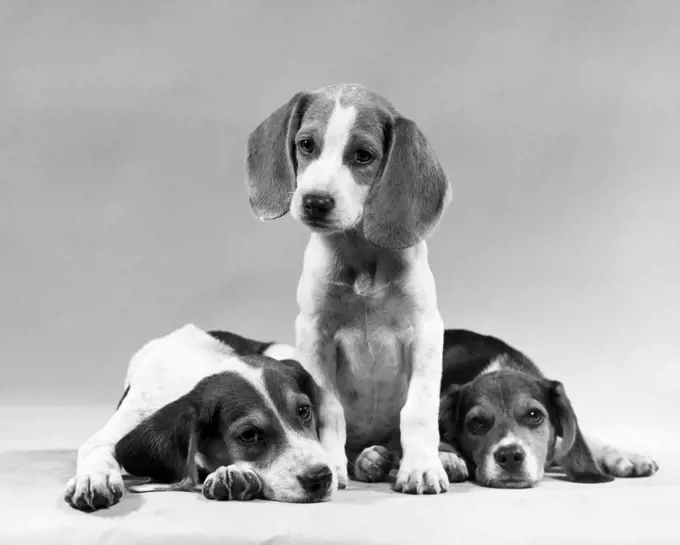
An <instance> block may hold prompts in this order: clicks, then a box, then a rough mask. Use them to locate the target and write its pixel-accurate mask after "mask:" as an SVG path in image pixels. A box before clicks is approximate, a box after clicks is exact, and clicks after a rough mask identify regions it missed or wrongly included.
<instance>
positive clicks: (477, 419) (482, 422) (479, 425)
mask: <svg viewBox="0 0 680 545" xmlns="http://www.w3.org/2000/svg"><path fill="white" fill-rule="evenodd" d="M491 425H492V423H491V421H490V420H489V419H488V418H483V417H481V416H473V417H472V418H470V419H469V420H468V421H467V423H466V424H465V427H466V428H467V430H468V431H469V432H470V433H472V434H474V435H482V434H485V433H486V432H488V431H489V430H490V429H491Z"/></svg>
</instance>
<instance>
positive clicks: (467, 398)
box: [440, 330, 658, 488]
mask: <svg viewBox="0 0 680 545" xmlns="http://www.w3.org/2000/svg"><path fill="white" fill-rule="evenodd" d="M440 433H441V437H442V441H443V444H442V445H441V447H440V448H441V454H440V456H441V458H442V462H443V463H444V465H445V467H446V469H447V473H448V474H449V477H450V479H451V480H452V481H462V480H465V479H467V478H468V475H469V476H470V477H471V478H472V480H474V481H476V482H477V483H479V484H481V485H484V486H488V487H494V488H527V487H532V486H536V485H537V484H538V483H539V482H540V480H541V479H542V478H543V475H544V470H545V468H547V467H549V466H551V465H557V466H559V467H561V468H562V469H563V470H564V472H565V473H566V475H567V477H568V478H569V479H570V480H573V481H580V482H591V483H595V482H606V481H611V480H612V479H613V478H614V477H647V476H650V475H653V474H654V473H655V472H656V471H657V470H658V464H657V463H656V462H655V461H654V460H652V459H651V458H649V457H647V456H643V455H640V454H635V453H630V452H623V451H621V450H619V449H617V448H614V447H612V446H609V445H603V444H600V443H598V442H596V441H593V440H590V439H586V438H585V437H584V436H583V434H582V432H581V430H580V428H579V425H578V420H577V418H576V414H575V412H574V409H573V408H572V405H571V402H570V401H569V398H568V397H567V394H566V393H565V390H564V386H563V385H562V383H560V382H558V381H554V380H548V379H547V378H545V377H544V375H543V374H542V373H541V371H540V370H539V369H538V367H536V365H535V364H534V363H533V362H532V361H531V360H530V359H529V358H528V357H526V356H525V355H524V354H522V353H521V352H519V351H518V350H515V349H514V348H512V347H510V346H508V345H507V344H505V343H504V342H503V341H501V340H499V339H496V338H494V337H490V336H485V335H479V334H477V333H473V332H471V331H465V330H447V331H446V335H445V340H444V372H443V379H442V395H441V406H440Z"/></svg>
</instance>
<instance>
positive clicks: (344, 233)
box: [247, 84, 451, 494]
mask: <svg viewBox="0 0 680 545" xmlns="http://www.w3.org/2000/svg"><path fill="white" fill-rule="evenodd" d="M247 181H248V189H249V199H250V204H251V207H252V210H253V212H254V214H255V215H256V216H257V217H258V218H259V219H261V220H264V221H266V220H273V219H276V218H279V217H281V216H284V215H285V214H286V213H287V212H288V211H290V212H291V215H292V216H293V218H295V219H296V220H299V221H301V222H302V223H303V224H304V225H305V226H306V227H308V228H309V230H310V231H311V235H310V239H309V243H308V246H307V249H306V250H305V254H304V264H303V270H302V275H301V278H300V282H299V285H298V290H297V302H298V307H299V314H298V317H297V319H296V322H295V331H296V348H297V354H298V357H299V358H300V362H301V363H302V364H303V365H304V366H305V368H306V369H307V370H308V371H309V372H310V373H311V374H312V376H313V377H314V378H315V380H316V381H317V382H318V383H319V385H320V386H321V388H322V391H323V399H322V402H321V406H320V412H319V418H320V437H321V442H322V444H323V446H324V448H325V449H326V451H327V452H328V453H329V455H330V457H331V459H332V463H333V470H334V485H335V484H336V482H337V485H338V487H339V488H344V487H345V486H346V484H347V479H348V458H349V462H350V470H352V471H353V469H354V468H355V466H356V464H357V463H359V464H361V460H362V459H363V458H365V457H367V456H368V457H369V458H370V457H372V456H373V454H374V451H375V448H376V447H382V446H383V445H384V444H385V443H386V442H388V441H389V440H390V439H391V438H392V437H393V436H394V435H395V433H396V434H398V435H399V441H398V442H399V443H400V447H401V449H400V451H401V452H400V459H401V463H400V466H399V472H398V474H397V477H396V481H395V483H394V488H395V490H397V491H401V492H405V493H411V494H421V493H430V494H436V493H441V492H445V491H446V490H447V488H448V479H447V475H446V473H445V471H444V468H443V466H442V463H441V461H440V459H439V456H438V443H439V436H438V428H437V415H438V412H437V411H438V406H439V397H438V394H439V386H440V380H441V373H442V361H441V354H442V339H443V333H444V325H443V322H442V318H441V316H440V314H439V310H438V307H437V296H436V290H435V281H434V277H433V275H432V271H431V269H430V266H429V264H428V252H427V245H426V242H425V240H426V238H428V236H429V235H431V234H432V232H433V230H434V229H435V227H436V225H437V224H438V222H439V220H440V218H441V216H442V214H443V212H444V209H445V207H446V206H447V205H448V203H449V201H450V199H451V187H450V184H449V182H448V180H447V178H446V176H445V174H444V171H443V169H442V167H441V165H440V163H439V161H438V159H437V158H436V156H435V153H434V150H433V149H432V147H431V146H430V144H429V143H428V141H427V139H426V138H425V136H423V134H422V132H421V131H420V130H419V129H418V127H417V125H416V124H415V123H414V122H413V121H411V120H410V119H407V118H406V117H404V116H403V115H401V114H400V113H399V112H397V110H396V109H395V108H394V106H393V105H392V104H391V103H390V102H389V101H387V99H385V98H384V97H382V96H380V95H378V94H376V93H374V92H371V91H369V90H367V89H366V88H364V87H362V86H360V85H354V84H342V85H330V86H326V87H322V88H320V89H318V90H316V91H311V92H299V93H297V94H295V95H294V96H293V97H292V98H291V99H290V100H289V101H288V102H286V103H285V104H284V105H283V106H281V107H280V108H279V109H278V110H276V111H275V112H273V113H272V114H271V115H270V117H269V118H267V119H266V120H265V121H264V122H263V123H261V124H260V125H259V126H258V127H257V128H256V129H255V130H254V131H253V133H252V134H251V135H250V137H249V139H248V143H247ZM402 453H403V454H402ZM353 473H354V474H355V477H357V478H359V479H360V480H361V479H362V475H363V474H362V473H361V472H354V471H353Z"/></svg>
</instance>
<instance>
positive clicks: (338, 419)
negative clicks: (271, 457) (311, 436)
mask: <svg viewBox="0 0 680 545" xmlns="http://www.w3.org/2000/svg"><path fill="white" fill-rule="evenodd" d="M295 337H296V345H297V354H298V357H299V358H300V360H301V363H302V365H303V366H304V367H305V368H306V369H307V372H308V373H309V374H310V375H312V378H313V379H314V380H315V381H316V383H317V384H318V385H319V388H320V389H321V400H320V402H319V439H320V440H321V446H322V447H323V448H324V450H325V451H326V453H327V454H328V456H329V457H330V459H331V465H332V468H333V470H334V471H333V480H334V482H333V485H332V486H333V488H346V487H347V481H348V475H347V455H346V453H345V443H346V440H347V424H346V422H345V411H344V409H343V408H342V403H341V402H340V398H339V395H338V391H337V387H336V372H337V363H338V362H337V346H336V343H335V340H334V339H333V338H332V336H331V334H330V333H329V332H328V331H324V330H323V329H322V328H321V327H320V323H319V320H318V319H316V318H314V317H311V316H308V315H305V314H302V313H300V314H299V315H298V317H297V319H296V321H295Z"/></svg>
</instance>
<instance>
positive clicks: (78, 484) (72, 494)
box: [64, 471, 125, 511]
mask: <svg viewBox="0 0 680 545" xmlns="http://www.w3.org/2000/svg"><path fill="white" fill-rule="evenodd" d="M124 491H125V485H124V484H123V477H122V476H121V474H120V472H118V471H109V472H100V473H89V474H83V475H77V476H76V477H73V478H72V479H70V480H69V482H68V483H67V484H66V491H65V493H64V500H65V501H66V503H68V504H69V505H70V506H71V507H73V508H74V509H79V510H81V511H97V510H98V509H106V508H107V507H111V506H112V505H115V504H116V503H118V502H119V501H120V498H122V497H123V493H124Z"/></svg>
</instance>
